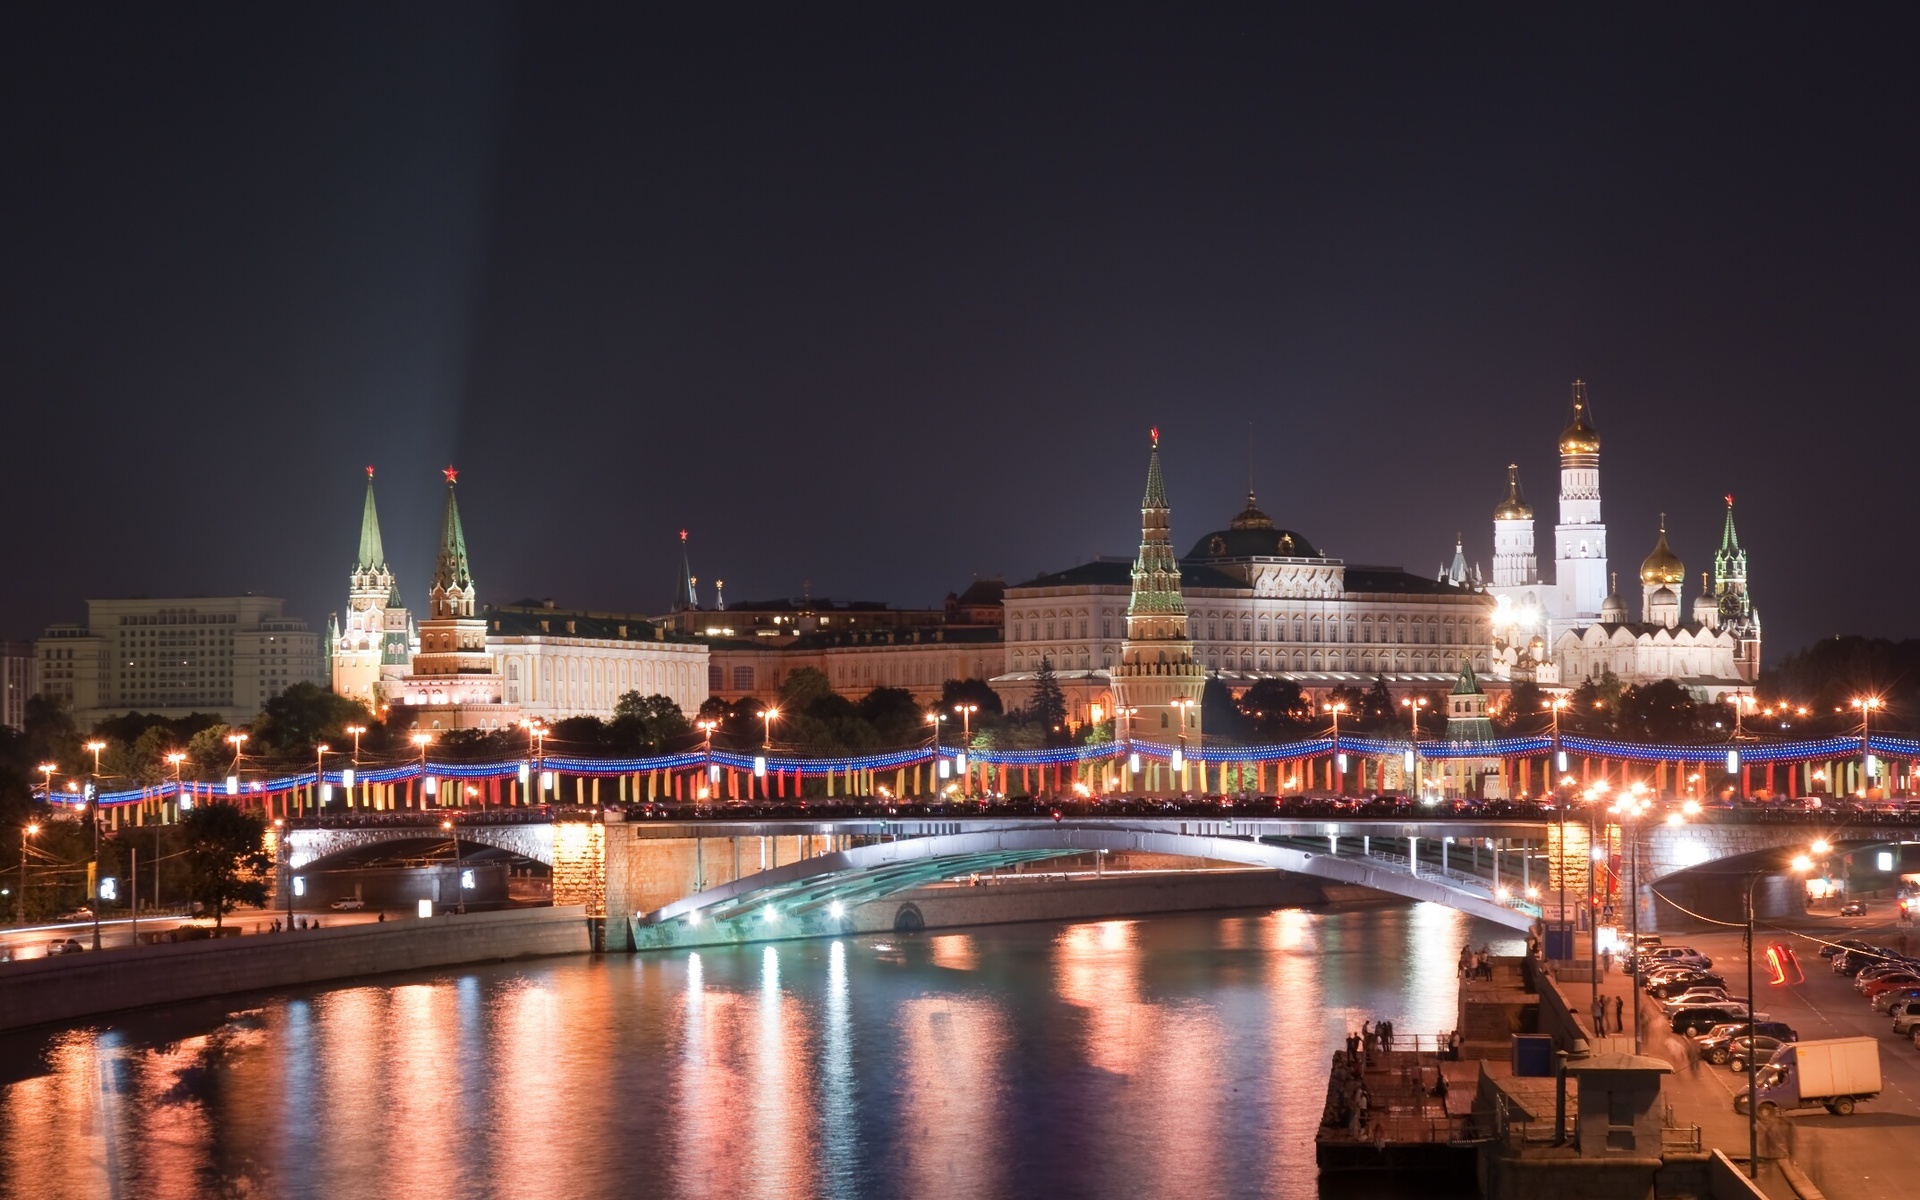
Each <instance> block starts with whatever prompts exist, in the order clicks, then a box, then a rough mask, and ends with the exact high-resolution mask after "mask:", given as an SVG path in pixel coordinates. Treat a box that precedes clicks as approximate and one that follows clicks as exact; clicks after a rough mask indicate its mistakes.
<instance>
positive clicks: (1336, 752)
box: [1308, 700, 1347, 791]
mask: <svg viewBox="0 0 1920 1200" xmlns="http://www.w3.org/2000/svg"><path fill="white" fill-rule="evenodd" d="M1320 711H1322V712H1328V713H1332V714H1333V769H1334V770H1336V771H1338V772H1340V778H1341V780H1342V783H1343V786H1341V787H1339V788H1336V789H1334V790H1335V791H1345V790H1346V788H1345V786H1344V781H1345V779H1346V776H1347V772H1346V768H1344V767H1342V766H1341V765H1340V714H1341V713H1343V712H1345V711H1347V705H1346V702H1345V701H1344V700H1343V701H1338V702H1335V703H1332V704H1323V705H1321V706H1320ZM1308 766H1312V764H1311V763H1309V764H1308Z"/></svg>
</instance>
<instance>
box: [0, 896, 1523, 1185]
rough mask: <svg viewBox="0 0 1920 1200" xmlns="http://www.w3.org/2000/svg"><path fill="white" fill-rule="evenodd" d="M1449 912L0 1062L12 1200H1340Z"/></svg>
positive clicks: (1105, 931)
mask: <svg viewBox="0 0 1920 1200" xmlns="http://www.w3.org/2000/svg"><path fill="white" fill-rule="evenodd" d="M1468 940H1471V941H1472V942H1473V944H1475V945H1476V946H1477V945H1479V944H1480V943H1481V942H1483V941H1484V942H1493V943H1495V945H1496V946H1509V947H1510V945H1511V935H1509V934H1506V933H1505V932H1504V931H1500V930H1495V929H1493V928H1491V927H1484V926H1476V925H1474V924H1473V923H1471V922H1469V921H1467V920H1466V919H1465V918H1464V917H1462V916H1460V915H1459V914H1457V913H1454V912H1451V911H1450V910H1447V909H1442V908H1435V907H1430V906H1416V907H1413V908H1382V909H1372V910H1367V911H1356V912H1344V913H1329V914H1318V913H1306V912H1299V911H1292V910H1286V911H1279V912H1261V913H1246V914H1224V915H1219V914H1210V915H1195V916H1182V917H1165V918H1156V919H1152V920H1140V921H1092V922H1083V923H1076V924H1069V925H1027V926H1005V927H998V928H989V929H980V930H973V931H969V932H966V933H943V934H936V935H928V936H925V937H920V938H905V937H898V936H896V935H888V936H885V937H879V938H846V939H841V940H837V941H833V942H788V943H780V944H777V945H769V946H756V947H744V948H728V949H709V950H706V951H702V952H699V953H685V954H666V955H655V956H641V957H634V958H620V957H615V958H610V959H606V960H602V961H599V962H594V961H590V960H586V959H567V960H556V961H553V962H546V963H537V964H519V965H514V966H494V967H484V968H477V969H474V970H470V971H461V972H454V973H442V974H423V975H419V976H414V977H399V978H397V979H396V980H395V981H393V982H391V983H386V984H383V985H380V986H353V987H344V988H339V989H335V990H324V991H313V992H307V993H299V994H289V995H282V996H277V997H275V998H273V999H271V1000H269V1001H267V1002H266V1003H264V1004H263V1005H260V1006H259V1007H257V1008H250V1007H241V1006H229V1007H220V1006H211V1005H209V1006H199V1007H194V1006H186V1007H183V1008H181V1009H179V1010H170V1011H168V1012H165V1013H160V1014H153V1015H143V1016H140V1017H137V1018H134V1019H130V1020H127V1021H125V1022H124V1023H122V1024H121V1025H120V1026H118V1027H116V1028H114V1029H110V1030H103V1029H81V1030H71V1031H63V1032H58V1033H52V1034H41V1035H36V1036H31V1037H12V1038H0V1081H4V1082H0V1196H6V1197H14V1196H18V1197H33V1198H35V1200H40V1198H42V1197H48V1198H60V1197H68V1196H72V1197H95V1196H112V1195H121V1196H139V1197H149V1196H152V1197H161V1198H167V1197H183V1198H184V1197H198V1196H208V1195H234V1196H241V1195H259V1196H264V1195H272V1196H293V1197H305V1196H313V1197H322V1196H324V1197H329V1198H332V1197H361V1196H365V1197H386V1196H392V1195H396V1194H408V1193H412V1194H418V1195H421V1196H428V1195H433V1196H462V1197H466V1196H502V1197H515V1198H521V1197H526V1196H529V1195H543V1194H564V1195H571V1196H626V1195H647V1196H662V1197H672V1198H676V1200H677V1198H681V1197H687V1198H692V1197H715V1198H717V1200H741V1198H745V1197H761V1196H768V1197H812V1196H825V1197H875V1196H882V1197H884V1196H943V1197H945V1196H954V1197H1001V1196H1024V1195H1061V1196H1081V1195H1087V1196H1092V1195H1098V1196H1173V1195H1178V1196H1182V1197H1187V1196H1192V1197H1211V1196H1221V1197H1226V1196H1284V1197H1301V1198H1306V1197H1313V1196H1315V1195H1316V1190H1317V1189H1316V1185H1315V1173H1314V1166H1313V1143H1312V1139H1313V1132H1314V1129H1315V1127H1316V1126H1317V1124H1318V1120H1319V1116H1320V1107H1321V1102H1322V1099H1323V1097H1324V1087H1325V1065H1326V1062H1327V1056H1328V1055H1329V1054H1330V1053H1331V1051H1332V1050H1333V1049H1334V1048H1335V1047H1336V1046H1337V1045H1338V1044H1339V1042H1340V1039H1341V1038H1342V1037H1343V1036H1344V1035H1345V1033H1346V1031H1347V1030H1348V1029H1349V1028H1358V1026H1359V1024H1360V1022H1361V1021H1363V1020H1369V1019H1371V1020H1378V1019H1380V1018H1382V1017H1386V1018H1388V1019H1391V1020H1393V1021H1394V1022H1395V1024H1396V1026H1397V1027H1398V1028H1399V1029H1401V1030H1402V1031H1405V1032H1416V1031H1417V1032H1421V1033H1434V1032H1438V1031H1441V1030H1444V1029H1445V1028H1446V1027H1447V1026H1449V1025H1450V1024H1451V1023H1452V1020H1453V1002H1454V989H1455V980H1454V971H1453V963H1454V959H1455V957H1456V956H1457V954H1458V952H1459V947H1460V944H1461V943H1462V942H1463V941H1468Z"/></svg>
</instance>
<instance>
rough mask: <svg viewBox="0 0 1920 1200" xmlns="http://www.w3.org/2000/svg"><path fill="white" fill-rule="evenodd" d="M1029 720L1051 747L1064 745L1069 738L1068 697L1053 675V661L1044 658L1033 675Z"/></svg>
mask: <svg viewBox="0 0 1920 1200" xmlns="http://www.w3.org/2000/svg"><path fill="white" fill-rule="evenodd" d="M1027 713H1028V717H1029V720H1030V721H1031V722H1032V723H1033V724H1034V725H1036V726H1038V727H1039V731H1040V738H1041V740H1042V741H1043V742H1045V743H1046V744H1047V745H1049V746H1057V745H1060V744H1062V743H1063V742H1064V741H1065V739H1066V737H1067V697H1066V693H1064V692H1062V691H1061V690H1060V680H1059V678H1058V677H1057V676H1055V675H1054V673H1053V659H1052V658H1042V659H1041V660H1040V669H1039V670H1038V671H1035V672H1034V674H1033V700H1032V701H1031V702H1030V703H1029V704H1028V705H1027Z"/></svg>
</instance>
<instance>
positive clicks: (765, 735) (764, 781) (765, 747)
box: [747, 704, 780, 799]
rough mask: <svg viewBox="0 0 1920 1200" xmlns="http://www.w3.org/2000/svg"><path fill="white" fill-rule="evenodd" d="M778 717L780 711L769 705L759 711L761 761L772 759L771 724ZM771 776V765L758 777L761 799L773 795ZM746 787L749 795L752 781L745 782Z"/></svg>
mask: <svg viewBox="0 0 1920 1200" xmlns="http://www.w3.org/2000/svg"><path fill="white" fill-rule="evenodd" d="M779 716H780V710H779V709H777V708H775V707H773V706H772V705H771V704H769V705H768V706H767V707H765V708H763V709H761V710H760V724H761V730H760V757H761V759H762V761H764V760H766V759H768V758H771V757H772V754H773V723H774V721H775V720H777V719H778V718H779ZM771 774H772V767H771V765H769V767H768V770H767V774H765V775H762V776H760V793H761V798H762V799H766V798H768V797H770V796H772V795H773V780H772V779H770V778H769V777H768V776H769V775H771ZM747 787H748V792H749V794H751V792H752V787H753V780H752V779H748V780H747Z"/></svg>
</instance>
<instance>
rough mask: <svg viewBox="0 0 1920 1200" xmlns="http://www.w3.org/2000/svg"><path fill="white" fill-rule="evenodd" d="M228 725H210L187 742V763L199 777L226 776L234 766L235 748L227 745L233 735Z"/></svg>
mask: <svg viewBox="0 0 1920 1200" xmlns="http://www.w3.org/2000/svg"><path fill="white" fill-rule="evenodd" d="M232 732H233V730H232V728H231V727H229V726H226V725H209V726H207V727H206V728H205V729H202V730H201V731H200V732H199V733H196V734H194V735H193V737H191V738H190V739H188V741H187V761H188V762H190V763H192V764H193V769H194V771H195V773H197V774H199V775H203V776H204V775H225V774H226V773H227V770H228V768H230V767H232V766H233V747H232V746H229V745H227V735H228V734H229V733H232Z"/></svg>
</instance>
